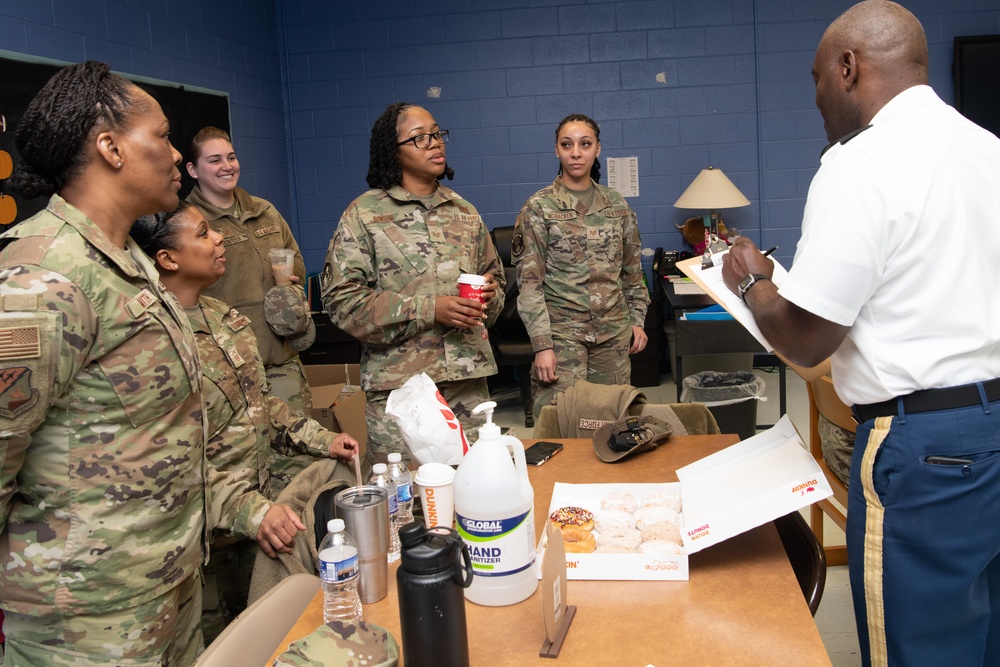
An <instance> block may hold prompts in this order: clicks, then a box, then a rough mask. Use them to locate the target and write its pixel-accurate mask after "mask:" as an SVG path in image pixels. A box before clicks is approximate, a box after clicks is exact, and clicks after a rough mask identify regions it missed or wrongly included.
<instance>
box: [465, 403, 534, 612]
mask: <svg viewBox="0 0 1000 667" xmlns="http://www.w3.org/2000/svg"><path fill="white" fill-rule="evenodd" d="M496 405H497V404H496V403H494V402H493V401H487V402H486V403H482V404H480V405H477V406H476V407H475V409H474V410H473V411H472V412H473V413H474V414H480V413H485V414H486V423H485V424H484V425H483V426H481V427H480V428H479V439H478V440H476V442H475V443H474V444H473V445H472V447H471V448H470V449H469V453H468V454H466V455H465V458H463V459H462V462H461V463H460V464H459V466H458V471H457V472H456V473H455V518H456V520H457V525H458V532H459V534H460V535H461V536H462V539H463V540H464V541H465V543H466V544H467V545H468V547H469V554H470V555H471V556H472V570H473V578H472V585H471V586H470V587H469V588H467V589H465V597H466V598H467V599H469V600H471V601H472V602H475V603H476V604H482V605H489V606H502V605H508V604H515V603H517V602H520V601H521V600H524V599H526V598H528V597H530V596H531V594H532V593H534V592H535V589H536V588H537V587H538V574H537V572H536V570H535V567H534V564H535V517H534V512H533V508H534V503H535V492H534V489H532V488H531V483H530V482H529V481H528V466H527V463H525V461H524V445H523V444H522V443H521V441H520V440H518V439H517V438H515V437H513V436H509V435H501V434H500V427H499V426H497V425H496V424H494V423H493V409H494V408H496ZM512 455H513V459H512V458H511V456H512Z"/></svg>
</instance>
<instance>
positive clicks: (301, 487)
mask: <svg viewBox="0 0 1000 667" xmlns="http://www.w3.org/2000/svg"><path fill="white" fill-rule="evenodd" d="M345 482H346V485H348V486H350V485H352V484H354V473H353V471H352V470H351V469H350V467H349V466H347V464H345V463H342V462H340V461H337V460H336V459H319V460H317V461H316V462H315V463H313V464H311V465H310V466H309V467H308V468H306V469H305V470H303V471H302V472H300V473H299V474H298V475H296V476H295V477H294V478H292V481H291V482H290V483H289V485H288V486H287V487H286V488H285V490H284V491H282V492H281V494H280V495H279V496H278V499H277V502H279V503H284V504H286V505H291V506H292V508H293V509H294V510H295V511H296V513H297V514H298V515H299V516H300V517H301V518H302V523H304V524H305V526H306V529H305V530H304V531H300V532H299V533H298V534H297V535H296V536H295V543H294V544H293V545H292V553H290V554H279V555H278V557H277V558H270V557H269V556H268V555H267V554H266V553H264V552H263V551H260V552H258V553H257V560H255V561H254V565H253V575H252V577H251V579H250V596H249V599H248V600H247V604H248V605H250V604H253V603H254V602H256V601H257V600H258V599H259V598H260V596H262V595H263V594H264V593H266V592H268V591H269V590H271V588H272V587H274V586H275V585H276V584H277V583H278V582H279V581H281V580H282V579H284V578H285V577H287V576H288V575H290V574H295V573H297V572H308V573H309V574H316V559H317V558H318V554H317V552H316V530H315V528H314V525H315V522H316V518H315V517H316V513H315V506H316V498H317V497H318V496H319V494H321V493H323V492H324V491H326V490H327V489H330V488H333V487H335V486H338V485H344V484H345Z"/></svg>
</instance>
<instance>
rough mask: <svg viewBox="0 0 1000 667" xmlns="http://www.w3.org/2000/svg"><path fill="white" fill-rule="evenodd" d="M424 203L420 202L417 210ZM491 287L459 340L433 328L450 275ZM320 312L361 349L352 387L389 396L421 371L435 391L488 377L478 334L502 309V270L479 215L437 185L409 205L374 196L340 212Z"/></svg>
mask: <svg viewBox="0 0 1000 667" xmlns="http://www.w3.org/2000/svg"><path fill="white" fill-rule="evenodd" d="M424 202H427V203H426V204H425V203H424ZM462 273H475V274H480V275H482V274H486V273H491V274H493V277H494V279H495V280H496V281H497V283H498V289H497V290H496V292H495V296H494V297H493V299H492V300H491V301H490V304H489V306H488V308H487V310H486V321H485V322H484V324H483V325H480V326H478V327H475V328H474V329H472V330H469V331H463V330H459V329H454V328H451V327H445V326H442V325H441V324H438V323H436V322H435V321H434V302H435V299H436V298H437V297H439V296H458V286H457V284H456V283H457V280H458V276H459V274H462ZM322 282H323V288H322V289H323V305H324V306H325V307H326V310H327V312H328V313H329V315H330V319H331V320H332V321H333V323H334V324H336V325H337V326H338V327H340V328H341V329H343V330H344V331H346V332H347V333H349V334H351V335H352V336H354V337H355V338H357V339H358V340H360V341H361V342H362V343H363V350H362V354H361V386H362V387H363V388H364V389H365V390H366V391H385V390H390V389H396V388H397V387H400V386H402V385H403V383H404V382H406V381H407V380H408V379H410V377H412V376H413V375H416V374H417V373H421V372H425V373H427V375H428V376H430V378H431V379H432V380H434V381H435V382H446V381H451V380H463V379H467V378H476V377H484V376H487V375H492V374H494V373H496V372H497V367H496V362H495V361H494V360H493V351H492V350H491V349H490V342H489V337H488V335H487V333H486V329H487V327H489V326H490V325H492V324H493V322H494V321H496V318H497V315H499V313H500V311H501V310H502V309H503V302H504V299H503V286H504V283H505V279H504V273H503V267H502V266H501V264H500V259H499V257H498V256H497V252H496V249H495V248H494V247H493V241H492V240H490V234H489V232H488V231H487V230H486V226H485V225H484V224H483V219H482V217H480V215H479V212H478V211H476V209H475V207H473V206H472V204H470V203H469V202H467V201H466V200H464V199H462V198H461V197H460V196H459V195H458V194H457V193H456V192H455V191H454V190H451V189H449V188H446V187H444V186H443V185H441V186H438V189H437V190H436V191H435V192H434V194H433V195H430V196H429V197H423V198H418V197H414V196H412V195H410V194H408V193H407V192H406V191H405V190H404V189H403V188H401V187H399V186H394V187H392V188H390V189H389V190H382V189H375V190H369V191H368V192H366V193H364V194H363V195H361V196H360V197H358V198H357V199H355V200H354V201H353V202H351V205H350V206H348V207H347V210H346V211H344V215H343V216H342V217H341V219H340V225H339V226H338V227H337V231H336V233H335V234H334V235H333V239H331V241H330V248H329V250H328V251H327V255H326V265H325V266H324V267H323V280H322Z"/></svg>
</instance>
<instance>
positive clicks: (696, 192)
mask: <svg viewBox="0 0 1000 667" xmlns="http://www.w3.org/2000/svg"><path fill="white" fill-rule="evenodd" d="M749 205H750V200H749V199H747V198H746V197H744V196H743V193H742V192H740V190H739V188H737V187H736V186H735V185H733V182H732V181H730V180H729V179H728V178H727V177H726V175H725V174H723V173H722V170H721V169H715V168H713V167H709V168H708V169H702V170H701V173H700V174H698V176H697V177H696V178H695V179H694V180H693V181H692V182H691V185H689V186H688V188H687V190H685V191H684V194H682V195H681V196H680V197H679V198H678V199H677V201H675V202H674V206H675V207H677V208H707V209H718V208H737V207H739V206H749Z"/></svg>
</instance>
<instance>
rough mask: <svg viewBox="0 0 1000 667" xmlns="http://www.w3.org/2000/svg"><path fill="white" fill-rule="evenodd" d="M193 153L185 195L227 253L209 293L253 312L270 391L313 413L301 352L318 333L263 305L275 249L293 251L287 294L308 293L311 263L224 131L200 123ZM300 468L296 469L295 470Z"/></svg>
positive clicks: (190, 151) (301, 297)
mask: <svg viewBox="0 0 1000 667" xmlns="http://www.w3.org/2000/svg"><path fill="white" fill-rule="evenodd" d="M188 160H189V161H188V163H187V171H188V174H189V175H190V176H191V178H193V179H195V186H194V189H193V190H191V193H190V194H189V195H188V196H187V201H189V202H191V203H192V204H194V205H195V206H197V207H198V208H199V209H201V212H202V213H204V214H205V218H206V219H207V220H208V222H209V224H210V225H212V228H213V229H214V230H215V231H217V232H218V233H220V234H222V237H223V244H224V245H225V246H226V251H227V252H228V254H229V270H228V271H226V275H225V276H223V277H222V279H221V280H219V281H218V282H217V283H215V285H212V287H210V288H209V289H208V292H207V293H208V295H209V296H213V297H215V298H216V299H219V300H220V301H222V302H224V303H227V304H229V305H230V306H232V307H234V308H238V309H239V310H240V312H241V313H243V314H244V315H246V316H247V317H249V318H250V327H251V328H252V329H253V332H254V334H255V335H256V336H257V347H259V348H260V354H261V357H262V358H263V359H264V369H265V370H266V371H267V379H268V382H270V384H271V389H272V391H274V393H275V394H276V395H278V396H280V397H281V398H283V399H285V400H286V401H287V402H288V404H289V405H291V406H292V409H293V410H295V412H300V413H302V414H309V411H310V410H312V394H311V393H310V392H309V384H308V382H307V381H306V376H305V371H304V370H303V369H302V362H301V361H300V360H299V355H298V353H299V352H300V351H302V350H303V349H306V348H307V347H309V345H311V344H312V340H313V338H314V337H315V334H314V333H313V334H312V335H311V336H310V335H309V334H307V333H306V332H305V331H298V332H295V334H293V335H290V336H288V335H284V332H282V333H279V332H281V323H280V322H276V323H272V322H270V321H269V320H268V317H267V313H265V310H264V297H265V295H267V294H268V293H269V292H272V291H273V290H275V289H276V283H275V280H274V274H273V273H272V271H271V259H270V257H269V256H268V251H269V250H271V249H272V248H288V249H290V250H294V251H295V267H294V271H293V281H295V282H297V283H298V286H294V285H293V286H290V287H279V288H277V289H278V290H282V291H285V292H288V295H287V296H288V297H289V298H291V297H294V298H297V299H298V300H300V301H302V300H304V299H305V295H304V292H303V291H302V287H301V286H302V285H304V284H305V279H306V266H305V263H304V262H303V260H302V253H300V252H299V245H298V243H296V242H295V237H294V236H292V230H291V229H290V228H289V227H288V223H287V222H285V219H284V218H283V217H282V216H281V213H279V212H278V209H276V208H275V207H274V205H273V204H271V202H269V201H267V200H266V199H261V198H260V197H254V196H253V195H251V194H250V193H249V192H247V191H246V190H244V189H243V188H241V187H239V186H238V185H237V184H238V183H239V180H240V162H239V160H238V159H236V151H235V150H234V149H233V144H232V142H231V141H230V139H229V134H228V133H227V132H226V131H225V130H221V129H219V128H217V127H204V128H202V129H201V130H199V132H198V134H196V135H195V137H194V139H192V140H191V146H190V148H189V149H188ZM306 310H307V311H308V307H306ZM309 323H311V320H309ZM298 471H299V470H298V469H294V470H291V471H290V474H292V475H294V474H295V473H296V472H298Z"/></svg>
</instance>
